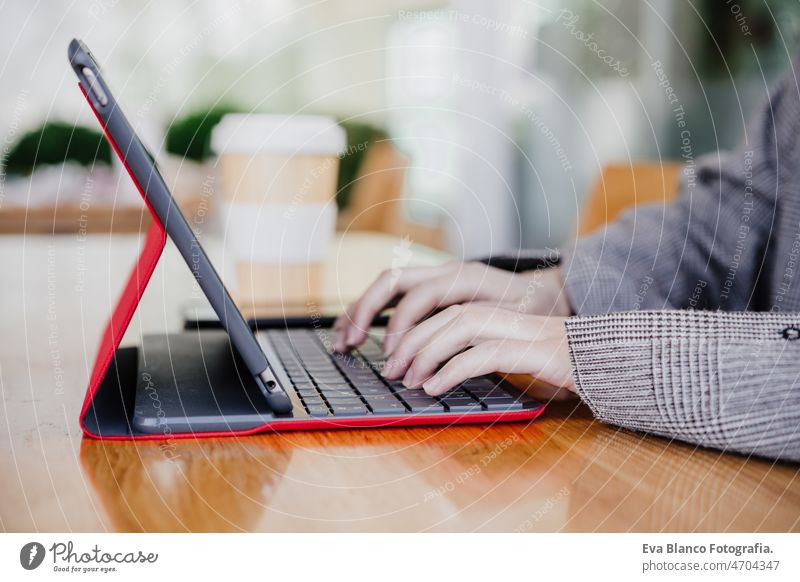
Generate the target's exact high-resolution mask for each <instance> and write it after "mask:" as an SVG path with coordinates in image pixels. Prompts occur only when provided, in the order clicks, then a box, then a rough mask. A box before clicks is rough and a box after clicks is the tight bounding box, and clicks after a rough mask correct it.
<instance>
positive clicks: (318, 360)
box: [267, 329, 539, 417]
mask: <svg viewBox="0 0 800 582" xmlns="http://www.w3.org/2000/svg"><path fill="white" fill-rule="evenodd" d="M267 336H268V337H269V339H270V342H271V343H272V346H273V347H274V348H275V351H276V352H277V354H278V357H279V358H280V360H281V363H282V364H283V367H284V369H285V371H286V373H287V375H288V376H289V378H290V379H291V381H292V385H293V387H294V390H295V391H296V392H297V396H298V398H299V399H300V401H301V402H302V403H303V406H304V407H305V409H306V411H307V412H308V414H309V415H310V416H312V417H325V416H329V415H333V416H366V415H403V416H404V415H407V414H459V415H460V414H467V413H473V412H486V411H490V412H506V411H515V410H523V409H527V408H538V407H539V403H538V402H536V401H535V400H533V399H532V398H530V397H528V396H526V395H525V394H524V393H521V392H519V391H517V390H516V389H514V388H513V387H512V386H511V385H510V384H508V383H506V382H504V381H502V380H500V379H498V378H493V377H489V376H485V377H481V378H474V379H471V380H468V381H467V382H465V383H464V384H462V385H460V386H457V387H456V388H454V389H453V390H451V391H449V392H447V393H446V394H443V395H442V396H439V397H433V396H429V395H427V394H426V393H425V392H424V391H423V390H421V389H419V390H409V389H408V388H406V387H405V386H404V385H403V384H402V382H400V381H399V380H398V381H389V380H385V379H384V378H383V377H382V376H381V375H380V372H381V370H382V369H383V366H384V364H385V362H386V358H385V356H384V354H383V352H382V351H381V347H380V343H379V339H378V338H377V337H376V336H375V335H370V336H369V337H368V338H367V341H366V342H365V343H364V344H363V345H361V346H360V347H359V348H357V349H354V350H352V351H351V352H349V353H345V354H340V353H335V352H334V351H333V348H332V345H333V337H332V332H330V331H328V330H312V329H289V330H271V331H268V332H267Z"/></svg>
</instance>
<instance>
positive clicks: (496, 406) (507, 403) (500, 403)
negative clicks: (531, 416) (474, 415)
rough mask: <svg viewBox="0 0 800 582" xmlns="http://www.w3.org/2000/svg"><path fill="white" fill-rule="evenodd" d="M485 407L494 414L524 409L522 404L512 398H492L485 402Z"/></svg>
mask: <svg viewBox="0 0 800 582" xmlns="http://www.w3.org/2000/svg"><path fill="white" fill-rule="evenodd" d="M483 405H484V406H485V407H486V409H487V410H490V411H492V412H500V411H506V410H522V409H523V404H522V402H520V401H518V400H515V399H514V398H511V397H510V396H509V397H507V398H490V399H488V400H484V401H483Z"/></svg>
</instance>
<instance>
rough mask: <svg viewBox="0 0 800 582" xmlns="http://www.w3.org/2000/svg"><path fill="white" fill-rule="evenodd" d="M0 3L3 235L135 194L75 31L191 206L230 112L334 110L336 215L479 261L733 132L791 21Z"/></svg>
mask: <svg viewBox="0 0 800 582" xmlns="http://www.w3.org/2000/svg"><path fill="white" fill-rule="evenodd" d="M0 10H2V13H3V18H2V19H0V48H1V50H0V55H2V57H1V58H0V60H2V65H0V81H1V83H0V87H2V88H0V112H1V113H0V139H2V151H1V152H0V154H2V158H1V159H0V165H2V175H0V179H1V180H2V181H1V182H0V228H2V229H4V230H5V231H15V232H19V231H20V230H21V229H23V230H25V231H27V232H31V231H32V230H33V229H35V228H37V225H36V224H34V222H33V219H32V218H31V217H32V216H33V214H32V211H33V209H45V210H44V212H45V216H46V217H48V220H47V221H46V222H45V226H44V229H45V230H47V229H48V228H49V229H51V230H69V229H70V228H73V227H75V228H80V220H82V219H81V218H80V217H81V216H84V217H85V213H84V214H77V215H76V214H74V213H73V214H70V212H69V209H70V208H72V209H75V208H78V209H79V210H83V209H88V208H90V207H91V208H93V209H97V210H98V212H99V211H101V210H102V209H103V208H107V207H112V206H113V207H114V208H115V209H117V217H118V218H119V217H120V216H124V208H126V207H127V206H129V205H130V206H133V205H135V204H136V203H137V202H138V201H137V198H136V194H135V192H133V191H132V188H131V186H130V185H129V184H128V182H127V180H126V179H121V178H122V174H121V172H120V168H119V167H118V165H117V164H116V163H115V162H114V161H113V160H112V156H111V152H110V151H109V149H108V147H107V146H106V145H105V144H104V143H103V142H102V140H100V138H99V135H98V134H97V127H96V122H95V120H94V119H92V117H91V112H89V111H88V109H87V107H86V105H85V103H84V102H83V100H82V98H81V96H80V94H79V92H78V90H77V89H76V87H75V78H74V75H73V73H72V71H71V70H70V68H69V67H68V65H67V60H66V47H67V44H68V42H69V40H70V39H71V38H72V37H79V38H81V39H82V40H84V41H85V42H86V43H87V45H88V46H89V47H91V49H92V51H93V52H94V53H95V56H96V57H97V58H98V60H99V62H100V65H101V67H103V68H104V70H105V75H106V78H107V80H108V81H109V82H110V84H111V86H112V87H113V89H114V90H115V93H116V96H117V98H118V99H119V101H121V103H122V104H123V105H124V106H125V107H126V110H127V113H128V116H129V117H130V118H131V121H132V123H133V125H134V126H136V128H137V129H138V130H139V131H140V132H141V134H142V135H143V136H144V140H145V142H146V143H147V145H148V146H149V148H150V149H151V150H152V152H153V153H154V155H155V156H156V158H157V160H158V162H159V165H160V166H161V168H162V170H163V172H164V174H165V176H166V178H167V180H168V182H169V183H170V184H171V185H172V186H173V188H174V191H175V194H176V196H178V197H179V199H180V200H181V203H182V204H186V205H189V206H191V205H194V208H195V210H194V211H195V212H198V210H197V208H198V204H204V203H205V202H204V199H203V198H202V196H203V194H204V193H205V194H209V193H210V192H213V191H214V187H215V186H214V180H213V176H214V158H213V153H212V152H211V151H210V148H209V147H208V135H209V133H210V130H211V128H212V127H213V125H214V124H215V123H216V122H217V121H218V120H219V119H220V118H221V116H222V115H223V114H224V113H225V112H228V111H244V112H249V111H258V112H275V113H289V114H296V113H323V114H328V115H332V116H335V117H336V118H337V119H338V120H339V121H340V122H341V123H342V125H343V126H344V127H345V128H346V130H347V133H348V140H349V142H350V145H351V147H350V148H349V149H348V151H347V152H346V155H345V156H344V157H343V158H342V162H341V176H340V180H339V186H340V191H339V193H338V195H337V201H338V203H339V207H340V212H341V216H340V223H339V224H340V228H343V229H347V228H354V229H366V230H369V229H374V230H379V231H386V232H392V233H394V234H401V235H403V236H406V235H407V236H409V237H411V238H412V239H413V240H417V241H418V242H423V243H426V244H428V245H430V246H434V247H439V248H443V249H445V250H448V251H450V252H452V253H454V254H456V255H458V256H464V257H468V258H469V257H477V256H482V255H487V254H490V253H496V252H501V251H507V250H511V249H516V248H520V247H545V246H551V247H557V246H559V245H562V244H564V243H565V242H566V241H568V240H569V239H570V238H571V237H573V236H574V235H575V233H576V232H577V229H578V225H579V224H580V220H581V213H582V212H583V210H584V208H585V207H586V204H587V202H586V200H587V197H588V196H589V192H590V191H591V189H592V186H593V184H594V183H595V182H596V181H597V180H598V177H599V176H600V175H601V171H602V169H603V168H604V167H605V166H607V165H608V164H615V163H616V164H619V163H622V164H630V163H631V162H672V161H689V162H691V161H693V160H694V159H696V158H697V157H698V156H700V155H702V154H703V153H706V152H709V151H714V150H717V149H727V148H732V147H734V146H735V145H736V143H737V142H738V141H739V140H740V139H741V138H742V135H743V131H744V123H745V120H747V119H748V118H749V116H750V115H751V113H752V112H753V110H754V108H755V107H757V105H758V103H759V102H761V101H763V99H764V98H765V95H766V90H767V87H769V86H770V84H772V83H774V81H775V79H776V77H777V76H778V75H780V73H781V71H783V70H785V68H786V66H787V64H788V62H789V59H790V58H791V56H792V54H793V52H794V47H795V46H796V38H797V33H798V25H799V24H800V7H798V3H797V2H796V1H788V0H776V1H770V2H766V1H764V0H737V1H727V0H674V1H670V0H649V1H645V2H641V1H638V0H603V1H594V0H573V1H568V2H555V1H552V0H541V1H538V2H533V1H531V2H528V1H521V0H520V1H507V2H490V1H484V2H479V1H476V0H451V1H439V2H437V1H413V0H372V1H371V2H361V1H358V0H320V1H306V0H270V1H263V2H258V1H249V0H240V1H237V0H231V1H227V2H219V1H217V0H195V1H187V2H141V1H133V0H91V1H86V2H72V3H66V2H61V1H59V0H42V1H40V2H23V1H12V2H5V3H4V4H3V5H2V8H0ZM76 128H77V129H76ZM358 144H366V146H365V147H363V148H362V147H358ZM206 202H207V201H206ZM211 207H212V209H213V204H212V205H211ZM370 208H372V209H376V208H378V209H381V210H380V212H372V214H373V215H370V213H369V212H367V213H365V212H364V209H370ZM21 209H25V210H24V212H23V213H22V214H20V210H21ZM59 209H64V210H63V211H61V214H58V213H59ZM209 214H210V215H212V216H213V211H212V210H209ZM58 216H60V217H62V220H56V218H57V217H58ZM76 216H78V218H76ZM26 217H27V218H26ZM54 217H56V218H54ZM92 220H95V222H96V223H97V224H100V223H101V222H102V220H101V219H100V218H93V219H92ZM123 222H124V221H123ZM40 226H41V225H40ZM128 226H130V225H128ZM136 226H137V225H136V224H134V225H133V227H132V228H136ZM98 228H100V227H98ZM119 228H121V229H124V228H126V227H125V225H124V224H121V226H120V227H119Z"/></svg>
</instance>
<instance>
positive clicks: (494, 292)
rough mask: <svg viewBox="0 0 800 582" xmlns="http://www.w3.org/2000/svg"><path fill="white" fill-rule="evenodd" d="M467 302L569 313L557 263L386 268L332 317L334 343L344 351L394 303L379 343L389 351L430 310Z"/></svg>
mask: <svg viewBox="0 0 800 582" xmlns="http://www.w3.org/2000/svg"><path fill="white" fill-rule="evenodd" d="M468 302H482V303H489V304H496V305H500V306H502V307H504V308H506V309H513V310H517V311H519V312H520V313H527V314H533V315H559V316H567V315H570V308H569V304H568V303H567V300H566V297H565V295H564V293H563V292H562V283H561V275H560V269H559V268H558V267H550V268H547V269H536V270H533V271H524V272H522V273H512V272H509V271H503V270H501V269H497V268H495V267H489V266H487V265H485V264H483V263H478V262H466V263H465V262H460V261H452V262H449V263H445V264H443V265H439V266H436V267H409V268H405V269H389V270H386V271H384V272H383V273H382V274H381V275H380V277H378V279H376V280H375V282H374V283H372V285H370V287H369V288H368V289H367V291H366V292H365V293H364V294H363V295H362V296H361V298H359V299H358V300H357V301H356V302H355V303H353V304H351V305H350V306H349V307H348V308H347V310H345V312H344V313H343V314H342V315H341V316H339V318H338V319H337V320H336V323H335V324H334V327H333V329H334V331H335V332H336V339H335V342H334V347H335V349H336V350H337V351H340V352H343V351H346V350H347V349H349V348H351V347H355V346H358V345H360V344H361V343H362V342H363V341H364V340H365V339H366V337H367V333H368V331H369V328H370V325H371V324H372V320H373V319H374V318H375V316H377V315H378V314H379V313H380V312H381V311H383V310H384V309H385V308H386V307H389V306H391V305H394V304H396V307H395V311H394V313H393V314H392V317H391V318H390V319H389V323H388V324H387V326H386V336H385V339H384V343H383V351H384V352H385V353H386V354H391V353H392V351H393V350H394V348H395V347H396V346H397V344H398V343H399V341H400V340H401V339H402V337H403V335H404V334H405V333H406V332H407V331H409V330H410V329H411V328H412V327H414V325H415V324H416V323H417V322H418V321H420V320H421V319H423V318H424V317H425V316H426V315H428V314H429V313H431V312H432V311H433V310H434V309H438V308H442V307H448V306H450V305H455V304H458V303H468Z"/></svg>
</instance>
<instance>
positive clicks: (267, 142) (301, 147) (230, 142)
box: [211, 113, 346, 155]
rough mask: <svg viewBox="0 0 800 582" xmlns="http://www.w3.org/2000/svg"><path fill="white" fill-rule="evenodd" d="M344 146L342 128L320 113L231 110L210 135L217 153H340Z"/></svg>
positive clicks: (344, 140) (344, 137)
mask: <svg viewBox="0 0 800 582" xmlns="http://www.w3.org/2000/svg"><path fill="white" fill-rule="evenodd" d="M345 145H346V136H345V132H344V129H343V128H342V127H341V126H340V125H339V124H338V123H336V120H334V119H332V118H330V117H325V116H323V115H265V114H261V113H250V114H247V113H232V114H228V115H226V116H225V117H223V118H222V120H221V121H220V122H219V123H218V124H217V125H216V127H214V130H213V132H212V134H211V147H212V148H213V150H214V152H215V153H217V154H223V153H239V154H269V153H281V154H288V155H296V154H301V155H302V154H305V155H339V154H341V153H342V152H343V151H344V150H345Z"/></svg>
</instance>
